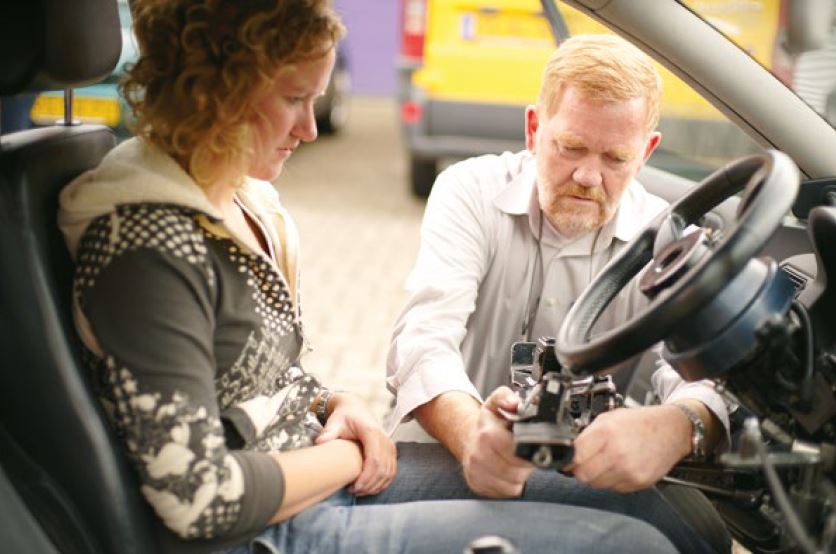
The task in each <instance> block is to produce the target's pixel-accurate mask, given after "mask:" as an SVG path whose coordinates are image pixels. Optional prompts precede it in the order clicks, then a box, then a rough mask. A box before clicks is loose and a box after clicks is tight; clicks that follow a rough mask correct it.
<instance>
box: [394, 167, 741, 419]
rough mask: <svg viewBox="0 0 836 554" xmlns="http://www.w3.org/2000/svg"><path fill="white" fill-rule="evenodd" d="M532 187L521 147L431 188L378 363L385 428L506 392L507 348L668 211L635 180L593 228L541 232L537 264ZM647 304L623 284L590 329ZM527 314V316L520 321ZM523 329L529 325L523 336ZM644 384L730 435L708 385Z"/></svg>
mask: <svg viewBox="0 0 836 554" xmlns="http://www.w3.org/2000/svg"><path fill="white" fill-rule="evenodd" d="M535 179H536V164H535V161H534V157H533V156H532V155H531V154H530V153H529V152H528V151H522V152H519V153H509V152H506V153H504V154H502V155H500V156H494V155H488V156H481V157H478V158H471V159H469V160H465V161H463V162H460V163H457V164H455V165H453V166H451V167H449V168H448V169H447V170H445V171H444V172H443V173H442V174H441V175H439V177H438V179H437V180H436V183H435V185H434V187H433V192H432V194H431V195H430V198H429V201H428V203H427V208H426V211H425V213H424V220H423V223H422V226H421V244H420V249H419V251H418V258H417V261H416V263H415V267H414V268H413V270H412V272H411V273H410V275H409V277H408V279H407V284H406V288H407V291H408V292H409V300H408V302H407V305H406V307H405V308H404V310H403V312H402V313H401V315H400V316H399V318H398V320H397V322H396V324H395V328H394V331H393V334H392V339H391V344H390V349H389V354H388V358H387V380H386V382H387V387H388V388H389V390H390V391H391V392H392V393H394V394H395V397H396V402H395V406H394V409H393V410H392V412H391V414H390V416H389V420H388V428H389V430H390V431H392V430H394V428H395V427H396V426H397V425H398V423H400V422H401V421H402V420H404V419H405V418H406V419H409V418H410V413H411V412H412V410H413V409H415V408H416V407H417V406H420V405H421V404H424V403H426V402H428V401H430V400H432V399H433V398H434V397H436V396H438V395H439V394H442V393H444V392H448V391H462V392H465V393H468V394H470V395H472V396H473V397H475V398H477V399H479V400H481V399H482V398H483V397H484V396H487V395H488V394H489V393H490V392H491V391H493V390H494V389H496V388H497V387H499V386H501V385H507V384H509V365H510V350H511V344H512V343H513V342H515V341H519V340H527V338H534V339H535V340H536V338H537V337H539V336H543V335H550V336H554V335H556V334H557V331H558V329H559V327H560V324H561V323H562V321H563V318H564V317H565V315H566V313H567V312H568V310H569V308H570V307H571V305H572V303H573V302H574V301H575V299H577V298H578V296H580V294H581V292H582V291H583V290H584V289H585V288H586V286H587V285H588V284H589V282H590V279H591V277H592V276H594V275H595V274H596V273H597V272H599V271H600V270H601V269H602V268H603V267H604V266H605V265H606V264H607V262H609V260H610V259H612V257H613V256H614V255H615V254H616V252H617V251H618V250H619V249H620V248H621V247H622V246H624V244H626V243H627V242H628V241H629V240H631V239H632V238H633V237H634V236H635V235H636V234H637V233H638V232H639V231H640V230H641V229H642V228H643V227H644V226H645V225H646V224H647V223H648V222H649V221H650V220H652V219H653V218H654V217H655V216H656V215H657V214H658V213H660V212H661V211H662V210H664V209H665V208H666V207H667V203H666V202H665V201H664V200H662V199H660V198H658V197H656V196H653V195H651V194H650V193H648V192H647V191H646V190H645V189H644V188H643V187H642V186H641V185H640V184H639V183H638V182H636V181H633V182H632V183H631V184H630V185H629V186H628V188H627V190H625V191H624V194H623V196H622V199H621V203H620V205H619V208H618V210H617V212H616V214H615V215H614V216H613V218H612V220H610V221H609V222H608V223H607V224H606V225H604V227H602V228H601V229H600V231H598V232H591V233H587V234H585V235H583V236H581V237H579V238H577V239H575V240H571V241H561V240H549V239H548V238H547V236H546V234H544V239H543V241H542V245H541V246H542V264H538V260H537V257H538V256H537V250H538V240H537V237H538V235H539V229H540V221H539V218H540V210H539V206H538V204H537V200H536V186H535ZM541 268H542V269H541ZM540 271H542V277H541V276H539V275H538V272H540ZM541 282H542V283H543V286H542V296H541V298H540V302H539V305H537V304H536V297H537V295H538V292H540V286H539V285H540V283H541ZM646 303H647V300H646V299H645V297H644V296H643V295H642V294H641V292H640V291H639V290H638V288H637V287H635V286H628V287H625V288H624V290H622V291H621V292H619V293H618V295H617V296H616V297H615V298H614V299H613V301H612V303H611V304H610V306H609V307H608V308H607V310H606V311H605V312H604V313H603V314H602V315H601V317H600V318H599V321H598V323H597V326H600V328H602V329H611V328H614V327H615V326H616V325H618V324H620V323H622V322H625V321H627V320H628V319H629V318H630V317H631V316H632V315H633V314H634V313H637V311H638V310H639V309H641V308H642V307H643V306H644V305H646ZM533 306H536V307H537V315H536V318H534V321H533V322H527V318H526V314H527V313H528V312H529V311H530V309H531V308H532V307H533ZM527 323H530V324H533V328H532V329H529V330H528V332H527V329H526V327H527V325H526V324H527ZM596 328H597V327H596ZM526 335H528V337H527V336H526ZM652 382H653V386H654V389H655V390H656V392H657V394H659V396H660V398H661V399H662V401H663V402H672V401H674V400H677V399H681V398H694V399H697V400H700V401H701V402H703V403H704V404H705V405H706V406H707V407H708V408H709V409H710V410H711V411H712V412H714V413H715V414H716V415H717V417H718V418H719V419H720V421H721V422H722V423H723V425H724V427H725V428H726V430H728V427H729V425H728V409H727V406H726V404H725V403H724V402H723V400H722V398H721V397H720V396H719V395H718V394H717V393H716V392H715V391H714V389H713V385H712V384H711V383H710V382H698V383H686V382H684V381H683V380H682V379H681V378H680V377H679V375H678V374H677V373H676V372H675V371H674V370H673V369H672V368H670V367H669V366H668V365H667V364H663V365H662V366H661V367H660V368H659V369H658V370H657V371H656V373H655V374H654V376H653V379H652Z"/></svg>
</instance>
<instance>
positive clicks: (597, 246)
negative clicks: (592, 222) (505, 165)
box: [493, 151, 647, 256]
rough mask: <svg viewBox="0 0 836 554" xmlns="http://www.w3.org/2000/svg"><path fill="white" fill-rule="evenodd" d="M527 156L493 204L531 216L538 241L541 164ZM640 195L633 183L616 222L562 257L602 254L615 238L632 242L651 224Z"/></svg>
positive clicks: (510, 212)
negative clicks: (642, 209)
mask: <svg viewBox="0 0 836 554" xmlns="http://www.w3.org/2000/svg"><path fill="white" fill-rule="evenodd" d="M523 155H524V158H523V161H522V170H521V171H520V172H519V173H517V175H516V176H514V177H513V178H512V179H511V181H510V182H509V184H508V186H507V187H505V188H504V189H503V190H502V191H501V192H500V193H499V194H497V195H496V196H495V197H494V199H493V203H494V205H495V206H496V207H497V208H498V209H499V210H500V211H502V212H504V213H506V214H508V215H512V216H519V215H527V216H528V221H529V228H530V229H531V234H532V235H533V236H534V237H537V236H538V235H539V226H540V213H541V212H540V206H539V203H538V202H537V187H536V180H537V164H536V162H535V160H534V156H533V155H532V154H531V153H530V152H527V151H526V152H525V153H524V154H523ZM640 192H641V185H640V184H639V183H638V182H637V181H636V180H635V179H633V180H632V181H631V182H630V185H629V186H628V187H627V190H625V191H624V194H623V195H622V196H621V202H620V204H619V206H618V210H616V212H615V215H614V216H613V217H612V219H611V220H610V221H608V222H607V223H606V224H605V225H604V226H603V227H602V228H601V229H600V230H599V231H592V232H589V233H586V234H585V235H582V236H580V237H578V238H576V239H575V240H573V241H571V242H569V243H567V244H566V245H565V246H564V247H563V248H562V249H561V252H560V255H561V256H579V255H580V256H583V255H588V254H589V253H590V252H599V251H601V250H604V249H606V248H609V247H610V244H611V243H612V240H613V238H616V239H618V240H620V241H622V242H629V241H630V240H632V239H633V237H635V236H636V235H637V234H638V232H639V231H640V230H641V229H642V228H643V227H644V225H645V224H646V223H647V221H646V217H643V214H642V213H641V207H640V203H639V200H638V196H639V194H640ZM596 235H597V237H596ZM593 248H594V250H593Z"/></svg>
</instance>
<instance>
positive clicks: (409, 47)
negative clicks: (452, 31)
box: [401, 0, 427, 62]
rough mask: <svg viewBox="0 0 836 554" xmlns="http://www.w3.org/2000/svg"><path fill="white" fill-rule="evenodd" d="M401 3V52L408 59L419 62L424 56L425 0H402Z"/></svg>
mask: <svg viewBox="0 0 836 554" xmlns="http://www.w3.org/2000/svg"><path fill="white" fill-rule="evenodd" d="M401 5H402V8H403V11H402V13H401V31H402V37H401V54H403V56H404V57H405V58H407V59H408V60H410V61H414V62H420V61H421V60H422V59H423V57H424V33H425V32H426V29H427V0H403V2H402V4H401Z"/></svg>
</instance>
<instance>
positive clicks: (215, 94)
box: [120, 0, 345, 186]
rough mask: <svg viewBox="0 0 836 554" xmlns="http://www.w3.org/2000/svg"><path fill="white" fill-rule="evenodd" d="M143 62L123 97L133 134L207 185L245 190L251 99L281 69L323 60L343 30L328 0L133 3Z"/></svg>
mask: <svg viewBox="0 0 836 554" xmlns="http://www.w3.org/2000/svg"><path fill="white" fill-rule="evenodd" d="M131 9H132V13H133V19H134V33H135V35H136V38H137V42H138V46H139V52H140V55H139V59H138V60H137V62H136V63H135V64H133V65H132V66H131V67H129V68H128V71H127V72H126V74H125V76H124V77H123V79H122V81H121V83H120V90H121V92H122V95H123V96H124V97H125V99H126V101H127V102H128V104H129V105H130V107H131V109H132V110H133V114H134V122H133V124H132V131H133V132H134V133H135V134H136V135H137V136H139V137H142V138H143V139H145V140H147V141H149V142H151V143H152V144H154V145H156V146H157V147H159V148H160V149H162V150H163V151H164V152H166V153H168V154H169V155H171V156H172V157H173V158H175V159H176V160H178V161H179V162H180V163H181V164H182V165H184V167H185V168H186V169H187V171H188V172H189V173H190V174H191V176H192V177H193V178H194V179H195V181H197V182H198V184H200V185H201V186H205V185H207V184H209V183H211V182H218V181H221V180H223V181H227V182H232V183H235V184H240V183H242V182H243V179H244V177H245V175H246V171H247V168H248V167H249V164H250V160H251V157H252V155H253V145H252V142H253V136H252V130H251V120H252V117H253V115H254V114H253V104H254V101H255V100H257V99H258V98H260V97H261V96H262V95H264V94H266V93H267V91H268V90H269V88H270V86H271V84H272V83H273V81H274V79H275V77H276V74H277V72H278V70H279V69H280V68H282V67H286V66H291V65H292V64H294V63H298V62H301V61H306V60H312V59H317V58H319V57H321V56H324V55H325V54H327V53H328V51H329V50H331V49H332V48H334V46H335V44H336V43H337V41H338V40H339V39H340V38H341V37H342V36H343V34H344V33H345V29H344V27H343V26H342V23H340V20H339V18H338V16H337V15H336V14H335V13H334V12H333V10H332V9H331V8H330V7H329V5H328V0H134V1H133V2H132V3H131Z"/></svg>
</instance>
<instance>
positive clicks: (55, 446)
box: [0, 0, 207, 554]
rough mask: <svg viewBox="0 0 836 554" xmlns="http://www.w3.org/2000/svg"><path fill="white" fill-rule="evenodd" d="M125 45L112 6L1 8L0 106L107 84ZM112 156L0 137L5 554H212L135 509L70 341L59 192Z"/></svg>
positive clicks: (85, 131) (93, 132)
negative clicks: (25, 96)
mask: <svg viewBox="0 0 836 554" xmlns="http://www.w3.org/2000/svg"><path fill="white" fill-rule="evenodd" d="M121 41H122V39H121V31H120V25H119V15H118V9H117V2H116V0H74V1H72V2H67V1H66V0H4V1H3V2H2V5H1V6H0V96H2V95H14V94H20V93H23V92H39V91H44V90H56V89H68V88H70V87H75V86H82V85H87V84H91V83H93V82H96V81H99V80H102V79H104V78H105V77H107V76H108V74H109V73H110V72H111V71H112V69H113V67H114V66H115V65H116V63H117V61H118V59H119V55H120V52H121ZM0 126H2V122H1V121H0ZM114 145H115V138H114V136H113V133H112V132H111V131H110V130H109V129H108V128H106V127H104V126H99V125H66V124H65V125H58V126H54V127H46V128H39V129H30V130H26V131H20V132H16V133H11V134H8V135H4V136H2V137H0V260H2V261H0V485H2V488H0V493H2V494H0V514H2V517H0V537H3V545H2V546H0V549H5V548H6V547H9V546H10V545H26V548H25V549H24V550H23V551H26V552H50V553H52V552H61V553H79V554H81V553H84V554H97V553H107V554H111V553H112V554H115V553H120V554H130V553H143V554H144V553H152V552H153V553H157V552H171V551H175V550H176V551H178V552H183V551H206V550H207V547H206V546H205V545H201V544H200V543H190V544H188V546H186V543H183V542H182V541H179V540H178V539H176V538H175V537H174V535H173V534H172V533H170V532H168V531H167V530H166V529H165V528H164V527H163V526H162V524H161V523H159V520H158V519H157V518H156V517H154V516H153V513H152V512H151V509H150V507H149V506H148V505H147V504H146V503H145V502H144V500H143V499H142V498H141V496H140V494H139V488H138V486H137V482H136V479H135V477H134V475H133V472H132V471H131V469H130V466H129V465H128V462H127V458H126V457H125V456H124V455H123V453H122V450H121V446H120V445H119V443H118V441H117V439H116V437H115V436H114V435H113V434H112V433H111V431H110V429H109V427H108V426H107V424H106V421H105V419H104V414H103V411H102V410H101V407H100V406H99V404H98V402H97V401H96V400H95V398H94V396H93V395H92V394H91V390H92V389H91V388H90V386H89V384H88V382H87V375H86V373H85V370H84V367H85V366H84V365H83V364H82V362H81V355H80V352H81V349H80V344H79V341H78V340H77V338H76V334H75V331H74V328H73V323H72V316H71V312H70V299H71V296H70V293H71V283H72V276H73V265H72V262H71V260H70V256H69V253H68V251H67V249H66V247H65V245H64V240H63V237H62V236H61V234H60V232H59V230H58V227H57V224H56V215H57V209H58V192H59V190H60V189H61V188H62V187H63V186H64V185H65V184H67V183H68V182H69V181H70V180H72V179H73V178H74V177H76V176H77V175H79V174H80V173H82V172H83V171H85V170H88V169H91V168H93V167H95V166H96V165H98V163H99V161H100V160H101V159H102V157H103V156H104V155H105V154H106V153H107V152H108V151H109V150H110V149H111V148H113V146H114ZM24 506H25V508H24ZM4 551H5V550H4ZM15 551H21V550H19V549H18V550H15Z"/></svg>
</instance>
